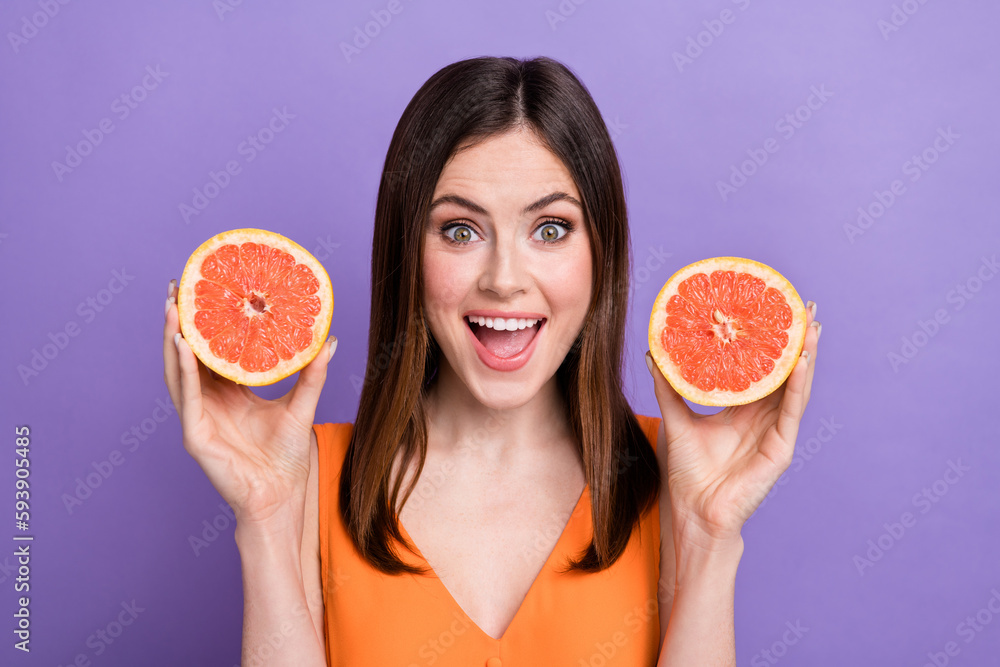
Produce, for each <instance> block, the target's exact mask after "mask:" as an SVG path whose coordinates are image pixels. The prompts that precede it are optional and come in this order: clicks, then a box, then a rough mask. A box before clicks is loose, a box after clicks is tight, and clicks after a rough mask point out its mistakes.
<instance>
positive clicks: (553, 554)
mask: <svg viewBox="0 0 1000 667" xmlns="http://www.w3.org/2000/svg"><path fill="white" fill-rule="evenodd" d="M589 498H590V484H584V485H583V491H581V492H580V497H579V498H578V499H577V501H576V504H575V505H574V506H573V511H572V512H571V513H570V515H569V519H567V520H566V525H564V526H563V529H562V532H561V533H560V534H559V539H557V540H556V543H555V545H554V546H553V547H552V551H550V552H549V555H548V558H546V559H545V563H543V564H542V568H541V569H540V570H539V571H538V573H537V574H536V575H535V578H534V579H532V581H531V585H530V586H528V592H527V593H525V594H524V598H523V599H522V600H521V604H519V605H518V607H517V611H515V612H514V615H513V616H512V617H511V619H510V622H509V623H508V624H507V627H506V628H504V631H503V634H502V635H500V636H499V637H494V636H492V635H491V634H489V633H488V632H486V631H485V630H483V629H482V628H481V627H479V624H478V623H476V622H475V621H474V620H472V617H471V616H469V614H468V613H467V612H466V611H465V609H463V608H462V605H460V604H459V603H458V600H456V599H455V596H454V595H452V593H451V591H450V590H448V587H447V586H445V585H444V581H443V580H442V579H441V577H440V576H439V575H438V573H437V572H436V571H435V570H434V568H433V567H432V566H431V564H430V562H429V561H428V560H427V559H426V558H425V557H424V552H423V551H422V550H421V549H420V547H418V546H417V543H416V541H414V539H413V538H412V537H410V533H409V531H407V530H406V526H404V525H403V522H402V520H401V519H400V518H399V516H398V515H397V517H396V523H397V524H398V525H399V530H400V532H401V533H402V535H403V537H405V538H406V540H407V542H409V543H410V546H412V547H413V548H414V550H415V551H416V552H417V553H416V555H417V557H418V558H419V559H420V560H421V561H423V564H424V565H425V566H426V567H427V569H428V570H429V573H430V574H431V578H432V579H434V580H435V581H436V582H437V585H438V586H440V587H441V590H442V591H444V594H445V596H446V597H447V598H448V604H450V605H451V606H452V607H454V608H455V609H456V610H458V613H460V614H461V615H462V616H464V617H465V618H466V619H467V620H468V622H469V624H470V625H472V627H474V628H475V629H476V631H477V632H479V633H480V634H481V635H483V636H484V637H486V638H487V639H489V640H490V641H494V642H498V643H499V642H502V641H503V640H504V639H505V638H506V637H507V633H508V632H510V629H511V627H512V626H513V625H514V623H515V622H516V621H517V619H518V617H519V616H520V615H521V610H522V609H524V605H525V603H527V601H528V598H530V597H531V595H532V593H533V592H534V591H535V588H536V587H537V585H538V580H539V579H541V578H542V575H543V574H544V573H545V571H546V570H548V569H549V566H550V564H551V563H552V561H553V560H554V559H555V558H557V557H558V556H559V555H560V554H561V553H562V552H563V551H565V545H564V544H563V543H564V542H565V541H566V540H567V539H568V538H567V537H566V535H567V534H568V533H569V532H570V527H571V526H572V524H573V522H574V521H578V520H579V519H577V515H578V514H580V513H581V512H580V508H581V507H582V506H583V502H584V499H587V500H589Z"/></svg>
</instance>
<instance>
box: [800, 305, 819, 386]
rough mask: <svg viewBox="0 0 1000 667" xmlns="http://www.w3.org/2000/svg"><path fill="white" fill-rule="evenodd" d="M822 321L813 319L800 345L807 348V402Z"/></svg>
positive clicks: (814, 369)
mask: <svg viewBox="0 0 1000 667" xmlns="http://www.w3.org/2000/svg"><path fill="white" fill-rule="evenodd" d="M822 327H823V323H822V322H819V321H817V320H813V321H812V323H811V324H810V325H809V327H808V328H807V329H806V342H805V344H804V345H803V346H802V348H803V349H804V350H809V371H808V372H807V373H806V388H805V402H806V404H808V403H809V397H810V396H811V395H812V383H813V373H814V372H815V371H816V353H817V351H818V349H819V335H820V331H821V329H822Z"/></svg>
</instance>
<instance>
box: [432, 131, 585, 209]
mask: <svg viewBox="0 0 1000 667" xmlns="http://www.w3.org/2000/svg"><path fill="white" fill-rule="evenodd" d="M553 191H562V192H565V193H567V194H569V195H571V196H572V197H574V198H575V199H576V200H578V201H579V200H580V193H579V192H578V191H577V189H576V184H575V183H574V182H573V177H572V175H571V174H570V172H569V169H567V167H566V165H565V164H563V162H562V160H560V159H559V158H558V157H557V156H556V155H555V154H554V153H553V152H552V151H551V150H549V148H548V147H547V146H546V145H545V143H544V142H543V141H542V139H541V138H539V137H538V136H537V135H536V134H535V133H534V132H533V131H531V130H530V129H527V128H519V129H517V130H514V131H511V132H508V133H505V134H502V135H498V136H494V137H490V138H489V139H485V140H480V141H479V142H478V143H475V144H473V145H471V146H467V147H459V149H458V151H456V152H455V153H454V154H453V155H452V156H451V159H450V160H449V161H448V163H447V164H446V165H445V167H444V169H443V170H442V171H441V175H440V176H439V178H438V182H437V186H436V187H435V190H434V198H437V197H439V196H440V195H444V194H452V193H453V194H462V195H468V196H470V197H475V198H478V199H481V200H483V202H484V203H486V202H492V203H493V204H498V203H500V202H501V201H510V200H513V199H516V200H518V201H517V202H516V203H521V201H520V200H522V199H529V198H534V199H532V201H534V200H535V199H537V198H538V197H540V196H544V195H546V194H548V193H550V192H553Z"/></svg>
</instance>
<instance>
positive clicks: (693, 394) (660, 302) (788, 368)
mask: <svg viewBox="0 0 1000 667" xmlns="http://www.w3.org/2000/svg"><path fill="white" fill-rule="evenodd" d="M713 271H736V272H738V273H748V274H750V275H752V276H754V277H757V278H760V279H761V280H763V281H764V283H765V284H766V285H767V287H773V288H775V289H777V290H778V291H780V292H781V293H782V294H783V295H784V297H785V301H786V302H787V303H788V305H789V307H790V308H791V311H792V324H791V326H790V327H789V328H788V329H787V330H786V332H787V334H788V344H787V345H786V346H785V348H784V350H783V352H782V355H781V357H780V358H778V359H777V360H775V361H774V370H772V371H771V372H770V373H769V374H768V375H767V376H766V377H764V378H763V379H762V380H760V381H759V382H756V383H754V384H752V385H750V387H749V388H748V389H746V390H745V391H742V392H733V391H727V390H719V389H715V390H712V391H703V390H701V389H699V388H698V387H696V386H694V385H693V384H691V383H690V382H688V381H687V380H685V379H684V378H683V377H682V376H681V372H680V369H679V368H678V367H677V365H676V364H675V363H674V362H673V361H672V360H671V359H670V357H669V355H668V354H667V352H666V351H665V350H664V349H663V344H662V343H661V342H660V336H661V334H662V333H663V329H664V327H665V326H666V320H667V308H666V306H667V301H669V300H670V297H671V296H673V295H674V294H677V288H678V286H679V285H680V284H681V283H682V282H684V281H685V280H686V279H687V278H689V277H691V276H693V275H695V274H698V273H705V274H711V273H712V272H713ZM806 321H807V320H806V309H805V305H804V304H803V303H802V299H801V298H800V297H799V295H798V292H796V291H795V288H794V287H793V286H792V284H791V283H790V282H789V281H788V280H787V279H786V278H785V277H784V276H782V275H781V274H780V273H778V272H777V271H775V270H774V269H772V268H771V267H769V266H767V265H766V264H762V263H760V262H757V261H754V260H752V259H745V258H743V257H713V258H710V259H703V260H701V261H698V262H695V263H694V264H689V265H687V266H685V267H684V268H682V269H680V270H679V271H677V272H676V273H674V274H673V275H672V276H670V278H669V279H668V280H667V282H666V283H665V284H664V285H663V288H662V289H661V290H660V293H659V294H658V295H657V297H656V301H655V302H654V303H653V310H652V313H651V314H650V318H649V351H650V354H651V355H652V357H653V361H654V362H656V365H657V367H658V368H659V369H660V372H661V373H662V374H663V377H664V378H666V380H667V382H669V383H670V385H671V386H672V387H673V388H674V390H675V391H676V392H677V393H678V394H680V395H681V396H683V397H684V398H686V399H688V400H689V401H691V402H693V403H697V404H698V405H706V406H732V405H743V404H745V403H751V402H753V401H756V400H759V399H761V398H763V397H765V396H767V395H768V394H770V393H772V392H773V391H775V390H776V389H777V388H778V387H780V386H781V385H782V383H784V381H785V380H786V379H787V378H788V376H789V375H790V374H791V372H792V370H793V369H794V368H795V364H796V362H797V361H798V359H799V355H800V354H802V346H803V345H804V344H805V339H806Z"/></svg>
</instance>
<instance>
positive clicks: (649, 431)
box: [635, 414, 663, 452]
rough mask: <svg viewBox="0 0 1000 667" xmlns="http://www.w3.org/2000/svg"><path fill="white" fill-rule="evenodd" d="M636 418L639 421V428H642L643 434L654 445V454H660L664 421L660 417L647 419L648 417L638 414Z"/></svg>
mask: <svg viewBox="0 0 1000 667" xmlns="http://www.w3.org/2000/svg"><path fill="white" fill-rule="evenodd" d="M635 418H636V419H637V420H638V421H639V426H641V427H642V431H643V433H645V434H646V440H648V441H649V444H650V445H652V447H653V451H654V452H659V451H660V448H659V447H658V445H659V443H660V440H661V437H662V433H661V429H660V422H661V421H663V420H662V419H661V418H660V417H647V416H646V415H640V414H636V416H635Z"/></svg>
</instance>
